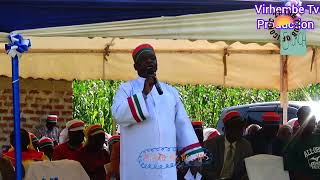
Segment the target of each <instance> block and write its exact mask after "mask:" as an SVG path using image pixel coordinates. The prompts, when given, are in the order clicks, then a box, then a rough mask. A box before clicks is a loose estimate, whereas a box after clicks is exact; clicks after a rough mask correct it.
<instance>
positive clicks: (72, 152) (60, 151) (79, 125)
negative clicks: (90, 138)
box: [52, 120, 84, 161]
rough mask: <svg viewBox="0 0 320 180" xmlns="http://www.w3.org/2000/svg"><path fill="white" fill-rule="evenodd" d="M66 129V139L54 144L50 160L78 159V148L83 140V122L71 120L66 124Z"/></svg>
mask: <svg viewBox="0 0 320 180" xmlns="http://www.w3.org/2000/svg"><path fill="white" fill-rule="evenodd" d="M66 127H67V129H68V141H67V142H65V143H63V144H60V145H58V146H56V147H55V148H54V150H53V155H52V160H54V161H55V160H61V159H69V160H75V161H79V160H80V149H81V148H82V146H83V145H82V142H83V140H84V132H83V130H84V122H83V121H81V120H71V121H68V122H67V124H66Z"/></svg>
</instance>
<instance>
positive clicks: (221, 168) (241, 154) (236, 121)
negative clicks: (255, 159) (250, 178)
mask: <svg viewBox="0 0 320 180" xmlns="http://www.w3.org/2000/svg"><path fill="white" fill-rule="evenodd" d="M223 122H224V125H225V135H220V136H217V137H215V138H213V139H210V140H208V141H206V142H205V143H204V145H203V146H204V148H207V149H208V151H209V152H210V153H211V154H212V155H213V159H212V161H211V162H210V164H208V165H205V166H204V167H203V173H202V174H203V176H204V179H205V180H212V179H230V180H231V179H232V180H237V179H243V178H245V177H246V170H245V165H244V159H245V158H247V157H249V156H251V155H252V148H251V145H250V143H249V142H248V141H247V140H245V139H244V138H242V133H243V130H244V125H245V122H244V120H243V119H242V118H241V116H240V113H239V112H236V111H232V112H229V113H228V114H226V116H225V117H224V119H223Z"/></svg>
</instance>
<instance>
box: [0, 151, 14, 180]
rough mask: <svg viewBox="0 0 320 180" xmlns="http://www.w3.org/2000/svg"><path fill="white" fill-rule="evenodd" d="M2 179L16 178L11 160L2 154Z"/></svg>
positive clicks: (10, 179) (0, 173)
mask: <svg viewBox="0 0 320 180" xmlns="http://www.w3.org/2000/svg"><path fill="white" fill-rule="evenodd" d="M0 180H15V173H14V169H13V166H12V164H11V163H10V161H9V160H7V159H5V158H2V157H1V156H0Z"/></svg>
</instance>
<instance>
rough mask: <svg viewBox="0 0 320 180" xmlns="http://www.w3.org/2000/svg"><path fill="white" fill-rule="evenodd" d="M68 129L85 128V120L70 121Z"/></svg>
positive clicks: (67, 125) (77, 129)
mask: <svg viewBox="0 0 320 180" xmlns="http://www.w3.org/2000/svg"><path fill="white" fill-rule="evenodd" d="M66 128H67V129H68V131H79V130H84V122H83V121H81V120H78V119H74V120H71V121H68V122H67V124H66Z"/></svg>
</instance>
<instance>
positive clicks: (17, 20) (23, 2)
mask: <svg viewBox="0 0 320 180" xmlns="http://www.w3.org/2000/svg"><path fill="white" fill-rule="evenodd" d="M261 3H265V2H261V1H255V0H252V1H235V0H3V1H1V7H0V9H1V11H0V16H1V17H3V19H2V20H1V21H0V32H7V33H9V32H12V31H14V30H25V29H35V28H46V27H57V26H70V25H81V24H91V23H101V22H112V21H121V20H132V19H142V18H152V17H161V16H178V15H186V14H199V13H209V12H220V11H232V10H241V9H253V8H254V5H255V4H261ZM268 3H272V4H274V5H283V2H268ZM4 17H6V18H4Z"/></svg>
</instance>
